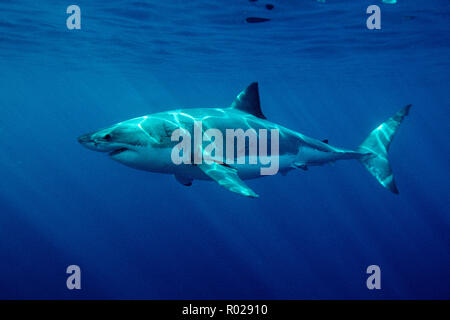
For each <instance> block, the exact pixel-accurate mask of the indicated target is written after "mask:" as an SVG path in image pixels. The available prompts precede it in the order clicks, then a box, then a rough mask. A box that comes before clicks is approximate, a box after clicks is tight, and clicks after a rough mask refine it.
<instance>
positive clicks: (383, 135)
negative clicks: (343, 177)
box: [357, 104, 411, 194]
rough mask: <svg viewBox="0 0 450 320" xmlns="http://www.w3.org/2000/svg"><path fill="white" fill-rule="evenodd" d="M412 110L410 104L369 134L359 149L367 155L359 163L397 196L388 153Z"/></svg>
mask: <svg viewBox="0 0 450 320" xmlns="http://www.w3.org/2000/svg"><path fill="white" fill-rule="evenodd" d="M410 108H411V105H410V104H409V105H407V106H406V107H404V108H402V109H401V110H400V111H398V112H397V113H396V114H395V115H394V116H392V117H391V118H389V119H388V120H386V121H385V122H383V123H382V124H381V125H380V126H378V127H377V128H376V129H374V130H373V131H372V132H371V133H370V134H369V136H368V137H367V138H366V139H365V140H364V141H363V143H362V144H361V145H360V146H359V147H358V149H357V151H358V152H361V153H364V154H366V156H363V157H361V158H360V159H359V161H360V162H361V163H362V164H363V165H364V166H365V167H366V169H367V170H369V172H370V173H371V174H372V175H373V176H374V177H375V179H377V180H378V182H379V183H380V184H381V185H382V186H383V187H385V188H386V189H388V190H390V191H391V192H393V193H395V194H398V193H399V192H398V189H397V186H396V185H395V180H394V175H393V173H392V169H391V165H390V163H389V158H388V151H389V147H390V145H391V142H392V139H393V138H394V135H395V133H396V132H397V129H398V127H399V126H400V124H401V123H402V121H403V119H404V118H405V116H407V115H408V113H409V109H410Z"/></svg>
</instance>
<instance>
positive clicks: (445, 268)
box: [0, 0, 450, 299]
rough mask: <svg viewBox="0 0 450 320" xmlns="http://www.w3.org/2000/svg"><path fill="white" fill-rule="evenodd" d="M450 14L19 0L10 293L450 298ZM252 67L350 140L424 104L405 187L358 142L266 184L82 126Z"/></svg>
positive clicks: (174, 98)
mask: <svg viewBox="0 0 450 320" xmlns="http://www.w3.org/2000/svg"><path fill="white" fill-rule="evenodd" d="M268 3H270V4H273V5H274V8H273V9H272V10H268V9H267V8H266V7H265V5H266V4H268ZM71 4H77V5H78V6H79V7H80V8H81V19H82V20H81V21H82V22H81V30H68V29H67V27H66V19H67V17H68V14H66V8H67V6H69V5H71ZM371 4H376V5H379V6H380V8H381V23H382V25H381V27H382V28H381V30H368V29H367V28H366V19H367V17H368V16H369V15H368V14H366V8H367V7H368V6H369V5H371ZM449 16H450V3H449V2H448V1H446V0H433V1H417V0H414V1H413V0H410V1H406V0H398V2H397V3H396V4H385V3H382V1H380V0H370V1H366V0H362V1H352V2H350V1H338V0H327V1H320V2H319V1H314V0H303V1H289V2H288V1H279V0H273V1H272V0H270V1H269V0H267V1H263V0H258V1H256V2H249V1H246V0H239V1H238V0H234V1H205V0H191V1H179V0H170V1H164V2H163V1H143V0H134V1H125V0H110V1H92V0H89V1H88V0H76V1H74V3H72V2H70V3H69V2H64V1H60V0H58V1H56V0H54V1H51V0H46V1H39V2H37V1H31V0H28V1H25V0H23V1H12V0H9V1H7V0H4V1H2V2H1V3H0V74H1V75H2V76H1V77H0V92H1V94H0V145H1V152H0V298H4V299H5V298H7V299H10V298H37V299H43V298H62V299H80V298H87V299H95V298H114V299H130V298H136V299H144V298H145V299H348V298H351V299H418V298H425V299H429V298H439V299H443V298H446V299H448V298H450V251H449V249H450V216H449V214H450V212H449V211H450V210H449V196H448V194H449V165H450V163H449V154H450V147H449V143H448V141H447V137H448V132H449V131H448V129H449V125H448V123H449V121H450V117H449V115H450V113H449V107H450V95H449V84H450V60H449V57H450V24H449ZM247 17H261V18H268V19H270V21H267V22H263V23H247V22H246V18H247ZM253 81H258V82H259V87H260V95H261V104H262V109H263V112H264V114H265V115H266V116H267V118H268V119H269V120H271V121H273V122H276V123H279V124H281V125H284V126H286V127H288V128H291V129H293V130H296V131H299V132H301V133H303V134H306V135H308V136H311V137H314V138H318V139H328V140H329V142H330V144H332V145H335V146H340V147H346V148H354V147H356V146H357V145H358V144H359V143H361V141H362V140H363V139H364V138H365V137H366V136H367V134H368V133H369V132H370V131H371V130H372V129H373V128H375V127H376V126H378V125H379V124H380V123H381V122H383V121H384V120H386V119H387V118H388V117H390V116H391V115H392V114H394V113H395V112H396V111H397V110H398V109H400V108H401V107H403V106H405V105H407V104H410V103H411V104H413V108H412V109H411V113H410V116H409V117H407V118H406V119H405V121H404V123H403V124H402V127H401V128H400V129H399V132H398V134H397V135H396V137H395V140H394V142H393V143H392V146H391V151H390V159H391V164H392V167H393V171H394V174H395V177H396V181H397V185H398V187H399V190H400V194H399V195H394V194H391V193H389V192H388V191H386V190H385V189H383V188H382V187H380V186H379V185H378V183H377V182H376V180H375V179H374V178H373V177H371V176H370V175H369V174H368V173H367V172H366V170H365V169H364V168H363V167H362V166H361V165H360V164H358V163H357V162H356V161H342V162H338V163H336V165H334V166H324V167H314V168H310V170H308V171H306V172H304V171H301V170H298V171H295V172H290V173H289V174H288V175H287V176H286V177H283V176H281V175H277V176H273V177H265V178H262V179H257V180H253V181H249V182H248V185H249V186H250V187H251V188H252V189H253V190H255V191H256V192H257V193H258V194H260V198H259V199H256V200H255V199H247V198H244V197H240V196H238V195H235V194H233V193H230V192H228V191H226V190H225V189H223V188H221V187H219V186H218V185H216V184H214V183H212V182H203V181H200V182H199V181H194V184H193V186H192V187H190V188H186V187H184V186H182V185H180V184H178V183H177V182H176V181H175V179H174V178H173V177H172V176H166V175H159V174H152V173H148V172H143V171H137V170H133V169H130V168H127V167H125V166H122V165H120V164H118V163H115V162H113V161H111V160H109V159H108V158H107V157H105V155H104V154H100V153H95V152H90V151H89V150H86V149H84V148H82V146H80V145H79V144H78V143H77V140H76V138H77V137H78V136H79V135H80V134H82V133H85V132H88V131H92V130H95V129H98V128H101V127H105V126H108V125H111V124H114V123H116V122H119V121H122V120H125V119H129V118H133V117H136V116H141V115H145V114H149V113H153V112H158V111H164V110H168V109H173V108H178V107H209V106H222V107H226V106H228V105H229V104H230V103H231V102H232V100H233V99H234V97H235V96H236V94H237V93H238V92H239V91H240V90H242V89H243V88H245V87H246V86H247V85H248V84H249V83H251V82H253ZM72 264H76V265H79V266H80V268H81V270H82V290H68V289H67V288H66V278H67V276H68V275H67V274H66V272H65V271H66V268H67V266H68V265H72ZM372 264H375V265H379V266H380V268H381V286H382V288H381V290H368V289H367V287H366V279H367V277H368V275H367V274H366V268H367V266H369V265H372Z"/></svg>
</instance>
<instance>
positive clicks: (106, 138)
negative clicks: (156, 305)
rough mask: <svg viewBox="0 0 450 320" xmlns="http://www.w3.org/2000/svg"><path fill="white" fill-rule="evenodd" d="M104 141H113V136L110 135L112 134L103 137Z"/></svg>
mask: <svg viewBox="0 0 450 320" xmlns="http://www.w3.org/2000/svg"><path fill="white" fill-rule="evenodd" d="M103 139H104V140H106V141H111V135H110V134H107V135H105V136H104V137H103Z"/></svg>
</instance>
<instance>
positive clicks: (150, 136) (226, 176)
mask: <svg viewBox="0 0 450 320" xmlns="http://www.w3.org/2000/svg"><path fill="white" fill-rule="evenodd" d="M410 107H411V105H408V106H406V107H404V108H403V109H401V110H400V111H398V112H397V113H396V114H395V115H394V116H393V117H391V118H389V119H388V120H387V121H385V122H384V123H382V124H381V125H380V126H379V127H377V128H376V129H375V130H373V131H372V132H371V133H370V134H369V136H368V137H367V138H366V140H364V142H363V143H362V144H361V145H360V146H359V147H358V148H357V149H356V150H347V149H341V148H337V147H333V146H331V145H329V144H328V141H320V140H317V139H313V138H310V137H307V136H305V135H303V134H301V133H299V132H296V131H293V130H290V129H288V128H285V127H283V126H280V125H278V124H276V123H273V122H271V121H269V120H267V119H266V117H265V116H264V114H263V113H262V110H261V107H260V99H259V92H258V84H257V83H256V82H255V83H252V84H250V86H248V87H247V88H246V89H245V90H243V91H242V92H241V93H240V94H239V95H238V96H237V97H236V99H235V100H234V102H233V103H232V104H231V106H230V107H228V108H193V109H178V110H172V111H166V112H160V113H154V114H150V115H146V116H143V117H139V118H134V119H131V120H127V121H124V122H120V123H118V124H115V125H113V126H110V127H108V128H105V129H101V130H98V131H95V132H91V133H87V134H84V135H82V136H80V137H79V138H78V141H79V142H80V143H81V144H82V145H83V146H85V147H87V148H89V149H91V150H94V151H100V152H107V153H108V154H109V156H110V158H111V159H113V160H116V161H118V162H120V163H122V164H124V165H126V166H129V167H132V168H135V169H139V170H145V171H150V172H156V173H164V174H171V175H174V176H175V178H176V180H177V181H179V182H180V183H182V184H183V185H186V186H190V185H191V184H192V182H193V180H213V181H216V182H217V183H218V184H220V185H221V186H223V187H225V188H226V189H228V190H230V191H232V192H235V193H238V194H241V195H244V196H249V197H257V196H258V195H257V194H256V193H255V192H254V191H253V190H252V189H250V188H249V187H248V186H247V185H246V184H245V183H244V182H243V180H245V179H254V178H259V177H263V175H261V167H262V166H265V167H267V165H262V162H261V161H256V164H250V163H249V162H250V161H249V153H248V149H249V144H244V148H245V151H246V152H244V157H245V159H241V160H242V161H240V162H239V161H238V160H239V159H237V157H238V153H237V152H236V153H235V158H234V159H233V160H234V161H232V163H231V164H228V162H227V161H226V160H227V159H225V158H224V157H221V158H220V159H216V160H215V161H213V162H211V163H199V164H196V163H189V164H184V163H182V164H175V163H174V161H173V158H172V155H173V150H174V147H176V145H177V144H178V141H174V139H173V138H172V136H173V134H174V131H175V130H177V129H183V130H185V131H186V132H188V133H190V134H194V131H195V123H198V122H201V124H202V132H205V131H207V130H208V129H210V128H214V129H217V130H219V131H221V132H223V133H224V136H225V132H226V131H227V129H242V130H243V131H247V130H249V129H251V130H254V132H256V134H257V139H258V140H260V139H261V136H260V135H259V134H258V132H261V131H260V130H261V129H263V130H266V132H272V131H271V130H274V129H275V130H277V132H278V135H279V139H278V140H277V144H278V145H277V147H278V150H277V154H276V155H273V154H272V155H271V157H274V156H277V159H276V160H277V166H278V168H277V169H279V172H281V173H282V174H285V173H287V172H288V171H290V170H294V169H301V170H307V169H308V167H310V166H317V165H323V164H325V163H328V162H334V161H337V160H343V159H356V160H359V161H360V162H361V163H362V164H363V165H364V166H365V167H366V168H367V169H368V171H369V172H370V173H371V174H372V175H373V176H374V177H375V178H376V179H377V180H378V181H379V182H380V184H381V185H382V186H384V187H385V188H387V189H388V190H390V191H392V192H393V193H398V189H397V187H396V185H395V182H394V178H393V174H392V170H391V168H390V164H389V161H388V156H387V152H388V149H389V146H390V143H391V141H392V138H393V136H394V134H395V132H396V130H397V129H398V127H399V125H400V123H401V122H402V120H403V118H404V117H405V116H406V115H407V114H408V112H409V109H410ZM269 140H270V139H269ZM269 142H270V143H269V144H268V146H267V149H268V150H271V147H272V144H273V141H271V140H270V141H269ZM200 143H201V144H203V142H200ZM226 143H228V142H225V144H226ZM224 148H225V149H226V146H225V147H224Z"/></svg>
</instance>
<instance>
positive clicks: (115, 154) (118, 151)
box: [109, 148, 129, 157]
mask: <svg viewBox="0 0 450 320" xmlns="http://www.w3.org/2000/svg"><path fill="white" fill-rule="evenodd" d="M128 150H129V149H127V148H119V149H116V150H113V151H111V152H110V153H109V155H110V156H111V157H112V156H117V155H118V154H121V153H122V152H125V151H128Z"/></svg>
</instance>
